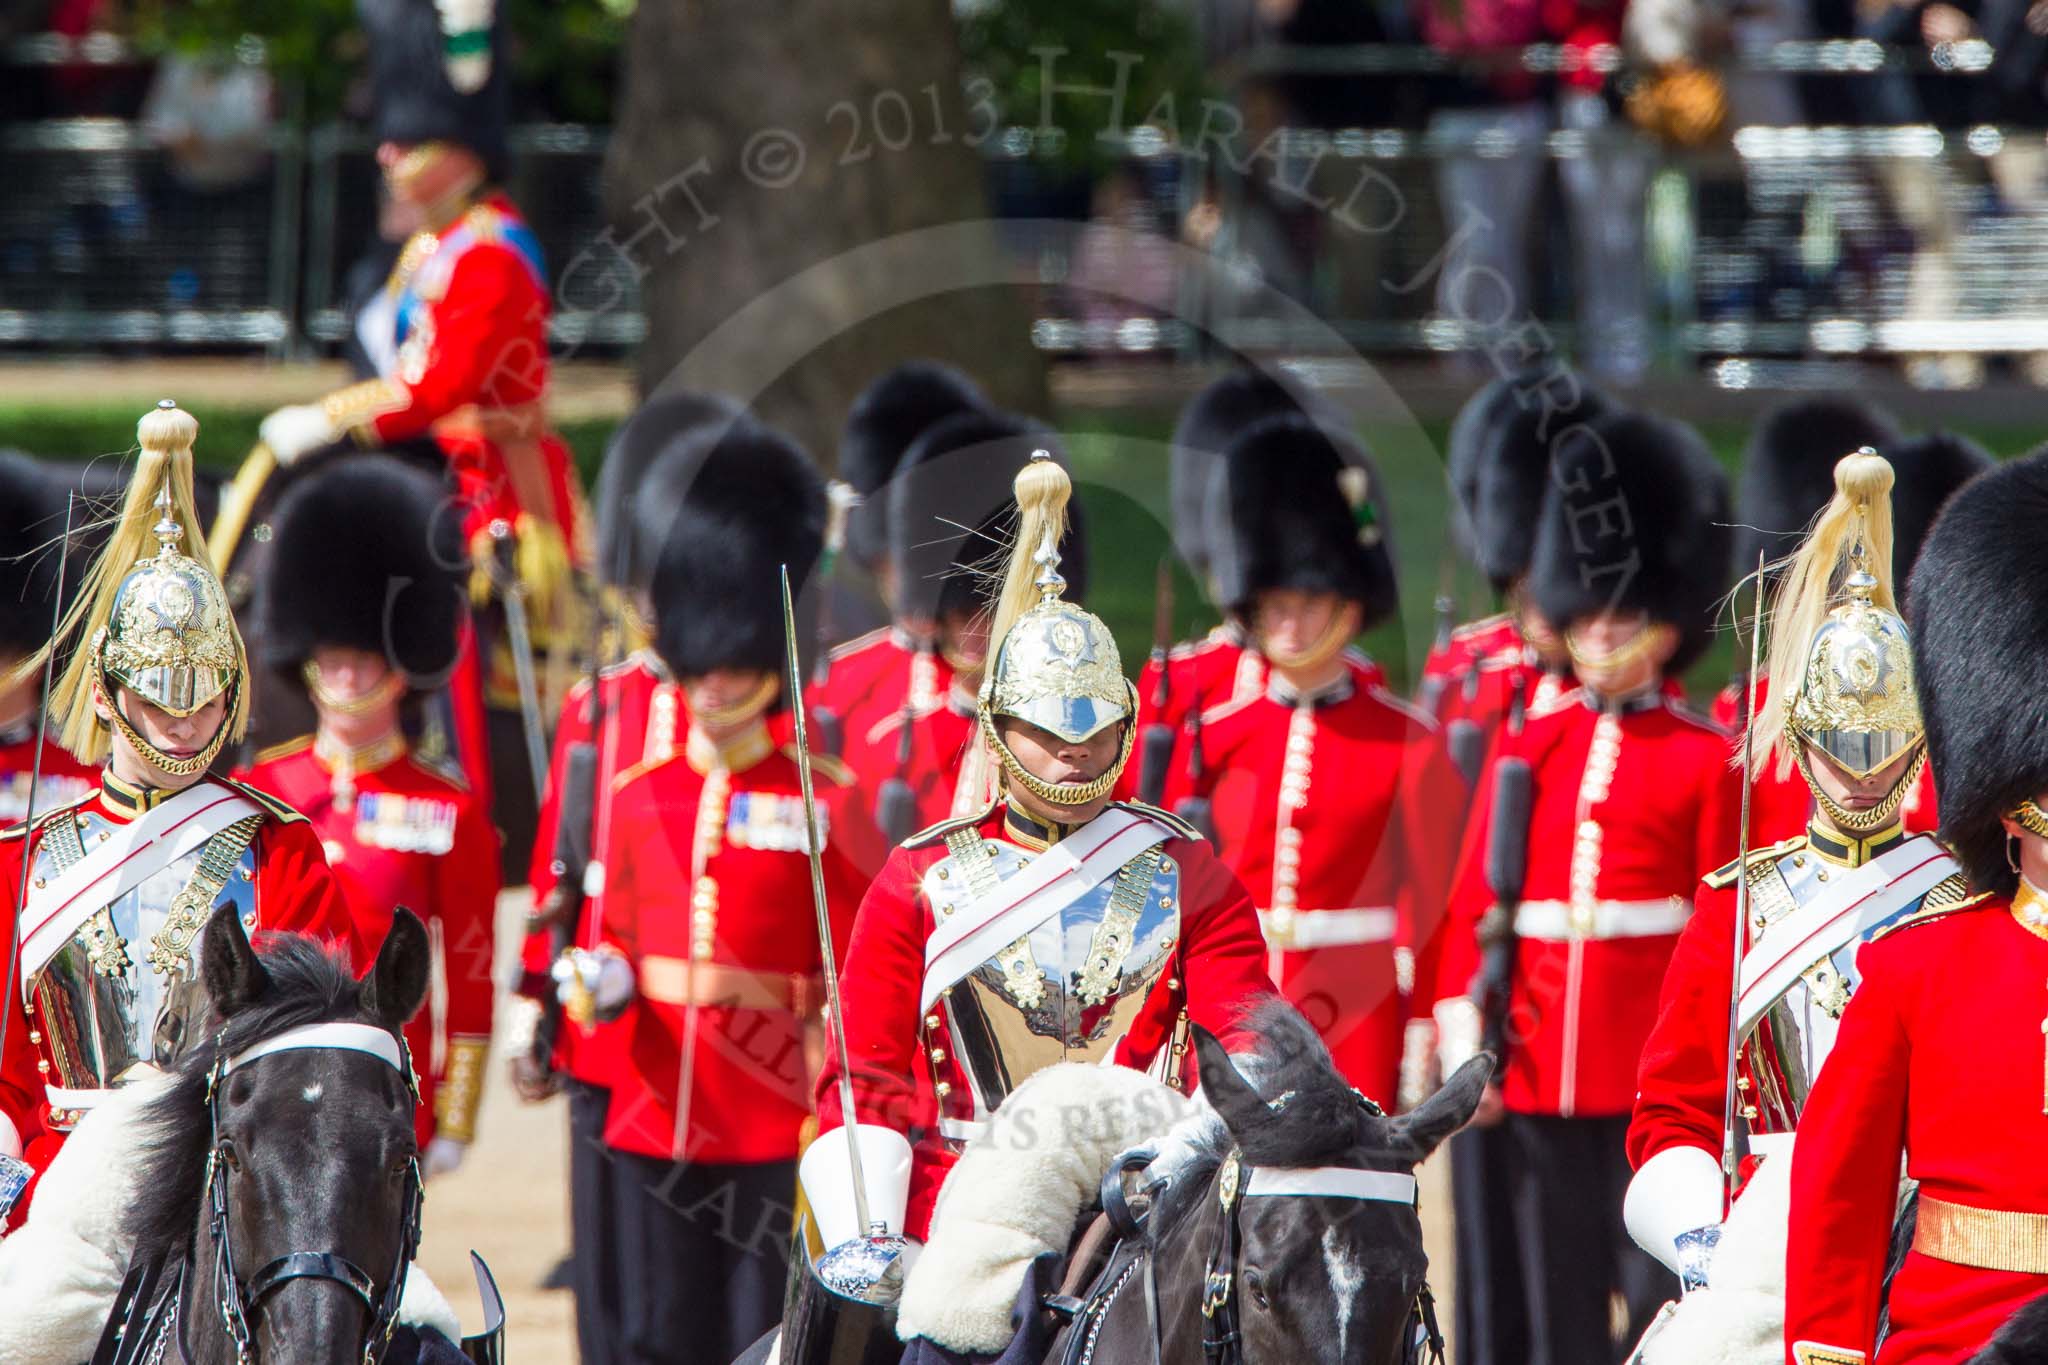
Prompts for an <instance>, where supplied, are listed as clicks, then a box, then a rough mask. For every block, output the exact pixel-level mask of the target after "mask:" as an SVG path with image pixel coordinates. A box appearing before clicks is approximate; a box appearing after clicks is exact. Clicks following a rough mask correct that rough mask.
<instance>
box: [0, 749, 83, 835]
mask: <svg viewBox="0 0 2048 1365" xmlns="http://www.w3.org/2000/svg"><path fill="white" fill-rule="evenodd" d="M35 765H36V730H35V726H34V725H20V726H16V727H15V728H13V729H11V730H6V731H0V825H11V824H15V823H16V822H18V821H20V820H22V819H23V818H24V817H26V816H27V815H28V789H29V774H30V772H31V771H33V769H34V768H35ZM99 784H100V770H99V768H98V767H97V766H95V765H93V764H89V763H80V762H79V761H78V760H77V759H76V758H74V757H72V754H71V751H70V750H69V749H67V748H65V747H64V746H63V745H61V744H59V743H58V742H57V737H56V736H55V735H51V736H50V737H49V738H48V740H46V741H45V742H44V744H43V775H42V777H41V778H40V779H38V780H37V782H36V783H35V789H36V809H37V810H38V811H51V810H55V809H57V807H59V806H68V805H71V804H72V803H73V802H75V801H83V800H84V799H85V798H86V797H88V796H91V795H92V794H93V789H94V788H96V787H98V786H99Z"/></svg>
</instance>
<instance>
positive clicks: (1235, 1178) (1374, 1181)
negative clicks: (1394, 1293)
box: [1202, 1148, 1444, 1365]
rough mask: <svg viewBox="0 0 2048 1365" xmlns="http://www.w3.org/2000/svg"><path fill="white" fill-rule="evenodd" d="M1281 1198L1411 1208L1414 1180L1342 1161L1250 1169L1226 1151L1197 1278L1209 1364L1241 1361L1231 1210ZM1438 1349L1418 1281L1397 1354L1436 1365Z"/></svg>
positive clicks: (1237, 1240)
mask: <svg viewBox="0 0 2048 1365" xmlns="http://www.w3.org/2000/svg"><path fill="white" fill-rule="evenodd" d="M1288 1196H1294V1197H1303V1196H1306V1197H1316V1198H1338V1199H1362V1200H1369V1201H1372V1202H1375V1203H1389V1204H1405V1205H1407V1206H1408V1207H1410V1208H1413V1207H1414V1206H1415V1201H1416V1184H1415V1177H1414V1176H1413V1175H1404V1174H1401V1173H1399V1172H1395V1171H1362V1170H1357V1169H1355V1168H1352V1167H1347V1166H1307V1167H1258V1168H1254V1167H1251V1166H1247V1165H1245V1164H1244V1157H1243V1153H1242V1151H1241V1150H1240V1149H1237V1148H1233V1149H1231V1152H1230V1155H1228V1156H1227V1157H1225V1158H1224V1159H1223V1165H1222V1167H1221V1169H1220V1170H1219V1172H1218V1174H1217V1178H1216V1203H1217V1209H1218V1215H1219V1217H1218V1223H1219V1226H1218V1230H1217V1234H1216V1238H1215V1241H1214V1242H1213V1243H1212V1244H1211V1245H1210V1248H1209V1257H1208V1261H1207V1263H1206V1265H1205V1266H1204V1267H1203V1272H1204V1273H1203V1276H1202V1358H1203V1359H1204V1360H1205V1361H1206V1362H1208V1365H1242V1362H1243V1360H1244V1333H1243V1329H1242V1328H1241V1327H1240V1326H1239V1324H1238V1316H1237V1295H1236V1294H1235V1293H1233V1292H1232V1287H1233V1285H1234V1284H1235V1283H1236V1280H1237V1259H1238V1253H1239V1250H1240V1245H1241V1242H1242V1236H1241V1234H1240V1232H1239V1230H1238V1211H1239V1210H1240V1209H1241V1208H1242V1207H1243V1206H1244V1201H1245V1200H1246V1199H1247V1198H1262V1197H1273V1198H1281V1197H1288ZM1425 1351H1426V1352H1427V1353H1428V1354H1427V1355H1425V1354H1424V1352H1425ZM1443 1354H1444V1340H1443V1333H1442V1331H1441V1330H1440V1329H1439V1328H1438V1326H1437V1320H1436V1300H1435V1298H1434V1297H1433V1296H1432V1295H1431V1294H1430V1292H1429V1285H1428V1283H1427V1282H1425V1283H1424V1284H1423V1286H1422V1288H1421V1289H1420V1290H1418V1291H1417V1292H1416V1295H1415V1302H1414V1305H1413V1306H1412V1307H1411V1308H1410V1309H1409V1314H1408V1344H1407V1349H1406V1352H1405V1354H1404V1356H1403V1359H1404V1360H1405V1361H1407V1362H1409V1365H1420V1362H1423V1361H1425V1360H1427V1361H1433V1362H1436V1365H1441V1362H1442V1360H1443Z"/></svg>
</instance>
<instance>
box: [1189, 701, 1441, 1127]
mask: <svg viewBox="0 0 2048 1365" xmlns="http://www.w3.org/2000/svg"><path fill="white" fill-rule="evenodd" d="M1202 742H1203V745H1204V748H1205V753H1206V756H1207V760H1208V762H1207V766H1206V767H1205V770H1204V773H1203V779H1202V781H1201V783H1200V784H1199V786H1197V785H1195V784H1192V783H1190V782H1188V780H1187V778H1186V775H1185V774H1184V773H1183V774H1178V775H1177V777H1178V782H1177V783H1176V785H1175V786H1173V787H1169V789H1168V793H1167V795H1168V799H1169V802H1171V801H1175V800H1178V799H1180V798H1181V797H1183V796H1191V795H1192V796H1203V797H1207V798H1208V799H1209V800H1210V802H1211V809H1212V810H1213V812H1214V815H1215V820H1216V827H1217V828H1218V829H1219V830H1225V831H1228V833H1227V835H1225V836H1223V844H1222V847H1221V848H1220V849H1219V850H1218V852H1219V854H1220V856H1221V857H1222V859H1223V861H1224V863H1225V864H1226V865H1227V866H1228V867H1229V868H1230V870H1231V871H1232V872H1234V873H1235V874H1236V875H1237V877H1238V880H1239V881H1241V882H1243V883H1244V886H1245V889H1246V890H1247V891H1249V892H1250V893H1251V896H1252V899H1253V901H1254V902H1255V903H1256V904H1257V905H1258V906H1259V907H1260V914H1261V916H1262V918H1263V919H1264V920H1265V923H1266V929H1267V938H1268V941H1269V943H1270V944H1271V945H1273V947H1272V952H1271V954H1270V956H1269V961H1268V965H1269V968H1270V970H1271V972H1272V974H1273V977H1274V979H1275V981H1276V982H1277V983H1278V985H1279V986H1280V989H1281V993H1282V994H1283V995H1285V996H1286V997H1287V998H1288V1000H1290V1001H1292V1002H1293V1003H1294V1005H1295V1006H1296V1007H1297V1008H1299V1009H1300V1010H1302V1011H1303V1013H1304V1014H1305V1015H1306V1016H1307V1017H1308V1018H1309V1019H1310V1020H1311V1021H1312V1022H1313V1023H1314V1024H1315V1025H1316V1027H1317V1029H1318V1030H1319V1031H1320V1032H1321V1033H1322V1035H1323V1039H1324V1041H1325V1042H1327V1043H1328V1044H1329V1045H1330V1051H1331V1054H1332V1055H1333V1056H1334V1057H1335V1058H1336V1061H1337V1064H1338V1066H1339V1068H1340V1069H1342V1070H1343V1072H1344V1074H1345V1077H1346V1078H1347V1079H1348V1080H1350V1082H1351V1083H1352V1084H1353V1085H1354V1086H1357V1087H1358V1088H1359V1089H1360V1090H1362V1091H1364V1092H1365V1093H1366V1094H1367V1095H1370V1096H1372V1097H1374V1098H1376V1099H1378V1100H1379V1101H1380V1102H1381V1103H1382V1104H1384V1105H1385V1106H1386V1107H1387V1108H1389V1109H1392V1108H1393V1106H1394V1101H1395V1095H1396V1091H1397V1086H1398V1081H1399V1074H1400V1063H1401V1047H1402V1029H1403V1025H1404V1023H1405V1022H1406V1021H1407V1019H1408V1018H1409V1017H1411V1015H1419V1017H1421V1018H1424V1019H1427V1018H1428V1017H1429V1007H1430V1005H1431V1004H1432V1003H1434V1002H1433V998H1432V997H1431V994H1430V992H1428V991H1422V992H1414V991H1413V989H1412V987H1413V981H1414V980H1416V979H1420V980H1424V981H1434V980H1435V979H1436V971H1435V963H1434V950H1435V948H1436V946H1437V943H1438V941H1439V939H1438V935H1437V932H1436V931H1437V929H1438V927H1439V923H1440V920H1441V917H1442V914H1443V902H1444V896H1445V892H1446V889H1447V885H1448V883H1449V880H1450V863H1451V859H1452V857H1453V856H1454V855H1455V853H1456V848H1455V845H1454V843H1453V842H1452V838H1451V837H1450V836H1451V834H1452V831H1451V830H1450V829H1449V828H1448V827H1447V825H1446V822H1445V821H1444V819H1443V812H1444V811H1446V810H1453V809H1456V808H1457V807H1459V806H1461V805H1462V804H1463V802H1464V800H1465V792H1464V786H1463V783H1462V782H1461V781H1460V780H1459V778H1458V776H1457V774H1456V773H1455V772H1454V771H1453V770H1452V768H1451V765H1450V761H1449V758H1448V756H1447V755H1446V754H1445V752H1444V748H1443V745H1442V743H1441V742H1440V741H1439V740H1438V738H1437V735H1436V724H1435V722H1433V721H1431V720H1430V719H1429V718H1428V716H1426V715H1425V714H1423V713H1422V712H1420V711H1418V710H1416V709H1414V708H1412V707H1410V706H1408V705H1407V704H1406V703H1405V702H1402V701H1400V700H1399V699H1397V698H1395V697H1393V696H1392V695H1391V694H1389V693H1388V692H1387V691H1386V690H1385V689H1383V688H1379V687H1373V686H1365V685H1361V684H1358V683H1355V682H1354V681H1353V680H1352V679H1350V678H1346V679H1345V680H1344V682H1343V684H1342V685H1341V686H1340V687H1338V688H1336V689H1334V690H1333V691H1332V692H1330V693H1329V694H1327V696H1326V697H1325V698H1324V699H1321V700H1312V701H1310V702H1308V703H1307V704H1300V703H1297V702H1294V701H1292V700H1283V699H1282V698H1281V697H1280V695H1279V694H1278V693H1277V692H1276V691H1275V690H1274V689H1273V688H1270V687H1269V688H1268V689H1267V690H1265V691H1263V692H1261V693H1260V694H1259V695H1258V696H1256V697H1252V698H1249V699H1246V700H1243V701H1238V702H1230V703H1226V704H1224V705H1222V706H1218V707H1215V708H1213V709H1211V710H1210V711H1208V712H1207V713H1206V714H1205V715H1204V717H1203V719H1202ZM1288 942H1298V943H1299V945H1300V946H1299V947H1298V948H1294V949H1289V948H1286V947H1284V946H1282V945H1284V944H1286V943H1288ZM1403 958H1405V959H1406V960H1405V961H1402V960H1401V959H1403ZM1417 964H1419V965H1417ZM1410 965H1415V970H1416V975H1415V976H1411V977H1409V979H1408V980H1406V981H1403V980H1402V977H1403V976H1404V975H1407V973H1406V972H1404V971H1403V970H1401V968H1403V967H1407V966H1410ZM1404 994H1406V995H1407V996H1408V998H1407V999H1405V1000H1404V998H1403V996H1404Z"/></svg>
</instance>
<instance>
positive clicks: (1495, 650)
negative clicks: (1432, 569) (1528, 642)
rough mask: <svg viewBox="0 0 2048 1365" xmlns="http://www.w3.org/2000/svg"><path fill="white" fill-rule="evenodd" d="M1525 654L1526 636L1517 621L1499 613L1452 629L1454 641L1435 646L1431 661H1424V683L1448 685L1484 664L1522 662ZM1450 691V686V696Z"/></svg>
mask: <svg viewBox="0 0 2048 1365" xmlns="http://www.w3.org/2000/svg"><path fill="white" fill-rule="evenodd" d="M1521 653H1522V632H1521V631H1520V630H1519V629H1517V628H1516V626H1515V618H1514V617H1513V616H1512V615H1510V614H1509V613H1507V612H1498V613H1496V614H1495V615H1492V616H1486V617H1482V618H1480V619H1479V620H1477V621H1467V622H1466V623H1465V624H1464V625H1462V626H1454V627H1452V629H1451V634H1450V638H1449V639H1447V640H1445V641H1444V642H1443V643H1442V644H1440V645H1432V646H1431V647H1430V651H1429V657H1428V658H1426V659H1424V660H1423V661H1422V680H1423V681H1424V682H1425V683H1427V682H1429V681H1431V680H1432V679H1436V678H1443V679H1445V680H1446V682H1447V684H1448V682H1449V681H1450V680H1454V679H1458V678H1462V677H1463V676H1464V675H1465V674H1467V673H1470V672H1473V671H1474V670H1476V669H1477V668H1478V666H1479V665H1481V664H1483V663H1487V662H1489V661H1492V660H1496V659H1499V658H1503V657H1516V658H1518V657H1520V655H1521ZM1448 690H1449V689H1448V686H1447V687H1446V692H1447V693H1448Z"/></svg>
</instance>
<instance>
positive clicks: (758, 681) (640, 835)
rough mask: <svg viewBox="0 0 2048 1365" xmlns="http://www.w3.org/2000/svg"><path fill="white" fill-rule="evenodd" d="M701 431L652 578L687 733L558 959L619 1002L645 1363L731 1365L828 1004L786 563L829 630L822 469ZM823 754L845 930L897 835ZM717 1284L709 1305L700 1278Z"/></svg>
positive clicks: (633, 1249) (765, 1261) (807, 630)
mask: <svg viewBox="0 0 2048 1365" xmlns="http://www.w3.org/2000/svg"><path fill="white" fill-rule="evenodd" d="M696 440H697V441H699V442H705V443H708V444H707V445H706V446H705V447H703V448H700V449H692V448H691V443H685V444H684V445H683V446H682V447H681V448H679V449H677V450H675V451H674V452H672V453H671V454H670V455H669V456H668V457H667V460H665V461H664V462H663V467H662V468H661V469H660V470H659V472H658V473H657V475H656V481H659V482H663V483H666V481H667V479H668V478H669V476H670V475H671V474H672V473H673V472H674V471H673V468H672V467H671V466H670V465H669V464H668V461H680V464H681V468H682V470H683V472H684V473H685V474H686V475H687V480H686V481H684V482H681V483H680V484H679V485H670V486H672V487H673V486H680V487H681V488H682V493H683V495H682V497H681V498H680V500H679V501H670V502H668V503H667V504H666V508H665V510H666V516H665V517H663V518H662V520H663V521H664V522H665V523H666V526H667V531H668V534H667V536H666V539H665V540H664V541H663V542H662V543H661V548H660V551H659V555H658V558H657V559H656V561H655V565H654V572H653V584H652V586H653V601H654V622H655V648H656V649H657V650H658V651H659V652H660V655H661V658H662V660H663V661H664V663H665V665H666V668H667V670H668V672H669V673H670V674H671V675H672V676H673V677H674V678H675V679H676V681H677V684H678V686H679V687H680V688H681V690H682V692H683V694H684V697H685V699H686V701H687V705H688V713H689V723H688V730H687V732H686V733H685V734H684V735H683V737H682V738H681V741H680V742H679V743H678V744H677V745H676V746H675V748H674V749H673V750H672V751H671V752H670V753H668V754H666V755H662V756H656V757H652V758H649V759H648V760H646V761H644V762H641V763H637V764H635V765H634V766H632V767H629V768H627V769H625V770H623V771H622V772H620V773H619V774H618V776H617V777H615V778H614V779H613V781H612V787H611V801H612V806H611V812H610V816H609V821H608V830H607V833H606V838H605V845H604V850H605V851H604V866H605V902H604V917H603V922H602V925H601V926H600V936H599V944H598V946H597V948H596V949H595V950H594V951H589V952H585V951H583V950H580V949H572V950H571V951H570V952H569V953H568V954H567V955H566V956H565V958H564V959H563V961H562V964H561V966H560V967H559V968H558V970H557V977H558V979H559V980H561V982H562V984H563V991H564V995H565V998H566V997H569V996H572V995H573V993H574V992H575V991H576V990H577V989H588V990H589V991H590V993H591V997H592V1003H593V1004H594V1005H595V1007H596V1009H597V1010H598V1012H599V1014H600V1017H605V1016H611V1015H617V1014H620V1012H621V1011H623V1018H622V1021H621V1028H622V1029H623V1036H622V1039H621V1041H622V1045H623V1050H624V1051H623V1055H622V1056H621V1057H620V1058H619V1060H618V1063H617V1066H616V1069H615V1072H614V1075H613V1077H612V1084H611V1092H612V1093H611V1099H610V1104H609V1106H608V1108H607V1111H606V1116H605V1128H604V1143H605V1147H606V1156H607V1158H608V1160H610V1161H611V1162H612V1163H613V1165H614V1167H615V1170H614V1173H613V1179H614V1181H615V1182H616V1186H615V1197H616V1200H617V1208H616V1211H615V1214H614V1217H615V1220H616V1223H617V1237H618V1243H617V1246H618V1251H619V1264H618V1274H619V1279H620V1283H619V1312H620V1318H621V1321H620V1323H619V1326H618V1331H617V1334H616V1349H617V1351H618V1359H620V1360H621V1361H625V1362H629V1363H630V1365H642V1363H643V1362H698V1361H701V1362H705V1363H706V1365H711V1363H712V1362H716V1365H725V1362H728V1361H730V1360H732V1359H733V1357H735V1356H737V1355H738V1354H739V1353H740V1351H741V1349H742V1348H743V1347H745V1346H746V1345H747V1344H748V1343H749V1342H751V1341H752V1340H754V1339H755V1338H756V1337H758V1336H760V1335H761V1333H762V1332H764V1331H766V1330H767V1329H768V1327H769V1326H770V1325H771V1324H772V1323H773V1322H774V1320H775V1316H776V1311H777V1308H778V1306H779V1305H780V1303H781V1300H782V1292H783V1287H784V1283H785V1280H786V1277H787V1270H788V1261H787V1257H788V1253H789V1229H790V1204H791V1200H792V1199H793V1197H794V1195H795V1191H796V1160H797V1153H798V1149H799V1145H800V1143H801V1140H802V1133H803V1130H804V1127H805V1124H806V1121H807V1120H808V1119H809V1118H810V1115H811V1082H812V1066H811V1062H810V1060H809V1052H808V1048H807V1041H808V1036H809V1034H810V1031H811V1030H813V1029H814V1028H815V1027H816V1025H817V1022H818V1019H819V1015H820V1012H821V1009H822V1005H823V1001H824V993H823V987H822V984H821V973H822V963H821V960H820V950H819V942H818V935H817V932H816V930H815V927H814V921H813V920H812V918H811V915H810V911H809V907H810V905H811V891H812V883H811V862H810V859H809V856H808V848H807V840H806V838H805V807H804V788H803V785H802V781H801V777H800V772H799V768H798V764H797V760H796V757H795V755H794V754H793V752H792V746H791V745H790V743H789V738H790V730H789V712H788V703H787V702H786V701H785V695H786V687H787V683H786V679H787V677H788V671H787V669H786V667H785V665H784V662H783V660H784V628H783V616H782V609H781V603H780V594H779V593H778V592H777V591H776V584H777V580H778V576H779V573H780V570H781V568H782V567H783V566H787V567H788V569H789V574H790V581H791V585H792V590H793V593H794V594H795V595H796V597H797V600H798V601H799V602H800V603H803V604H804V605H803V606H802V609H801V615H802V617H803V618H804V620H803V622H802V623H801V624H799V625H798V627H797V635H798V638H799V639H801V640H805V641H808V640H810V639H811V638H813V636H812V633H811V632H812V629H813V628H814V627H815V616H814V614H813V613H814V612H815V609H816V608H815V597H816V592H817V587H816V584H815V582H814V581H809V580H812V579H813V577H814V575H815V572H816V565H817V563H818V561H819V559H820V557H821V555H822V553H823V551H824V544H825V525H826V519H827V498H826V493H825V488H824V481H823V480H822V479H821V478H820V477H819V475H818V473H817V471H816V470H815V469H814V468H813V467H812V465H811V462H810V459H809V457H808V456H807V455H805V453H804V452H803V451H802V450H801V449H799V448H798V447H797V446H796V445H795V444H794V443H792V442H791V441H790V440H789V439H788V438H787V437H784V436H782V435H781V434H780V433H777V432H774V431H771V430H768V429H766V428H763V427H760V426H758V425H755V424H754V423H752V422H742V423H740V424H738V425H735V426H733V427H731V428H730V429H726V430H722V431H716V430H714V431H709V432H705V433H700V434H699V436H698V437H697V438H696ZM649 510H650V512H652V511H653V510H654V507H653V505H650V506H649ZM807 586H808V587H809V588H810V591H809V592H805V588H806V587H807ZM813 763H814V767H815V771H816V776H817V782H818V787H817V796H818V798H819V801H820V804H821V807H822V808H821V810H820V812H819V813H820V824H819V838H820V843H821V845H822V849H821V863H822V866H823V881H824V885H825V891H826V895H827V898H828V901H829V903H830V906H831V910H832V913H833V915H834V916H835V918H836V921H837V927H838V933H837V935H836V936H835V939H836V941H838V942H842V943H843V942H844V940H845V935H846V932H847V930H848V928H849V927H850V925H851V923H852V920H853V913H854V910H855V908H856V907H857V906H858V904H859V902H860V895H861V892H862V891H864V890H865V889H866V886H867V872H868V870H869V869H871V868H873V867H874V866H875V865H876V864H877V863H878V862H879V861H880V855H881V849H880V848H879V846H878V841H877V840H876V839H875V838H874V835H873V833H872V825H871V824H870V823H869V821H868V817H867V814H866V811H865V809H864V807H863V806H862V804H861V799H862V798H861V793H860V791H859V790H858V789H857V788H856V787H855V785H854V783H853V780H852V774H851V773H850V772H849V771H848V770H847V769H846V768H845V766H844V765H842V764H840V763H838V762H836V761H835V760H833V759H831V758H829V757H825V756H819V757H817V758H815V759H814V760H813ZM706 1285H708V1286H713V1287H715V1292H716V1293H717V1295H718V1306H717V1311H716V1312H715V1313H713V1314H706V1313H705V1311H704V1301H703V1299H702V1297H701V1296H700V1295H699V1294H697V1293H696V1292H694V1289H693V1287H694V1286H706Z"/></svg>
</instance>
